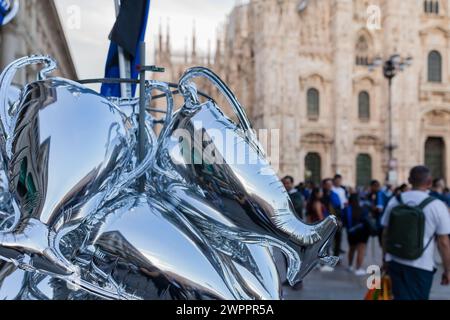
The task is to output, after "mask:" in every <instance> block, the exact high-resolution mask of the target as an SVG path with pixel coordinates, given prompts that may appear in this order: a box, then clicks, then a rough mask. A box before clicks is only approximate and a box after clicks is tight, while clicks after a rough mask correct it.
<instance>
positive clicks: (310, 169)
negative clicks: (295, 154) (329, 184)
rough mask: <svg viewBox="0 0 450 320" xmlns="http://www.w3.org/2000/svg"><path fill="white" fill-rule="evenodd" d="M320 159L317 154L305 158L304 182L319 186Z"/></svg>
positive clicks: (320, 173) (309, 154)
mask: <svg viewBox="0 0 450 320" xmlns="http://www.w3.org/2000/svg"><path fill="white" fill-rule="evenodd" d="M321 168H322V159H321V158H320V155H319V154H318V153H315V152H314V153H308V154H307V155H306V157H305V181H312V182H313V183H314V184H316V185H320V181H321V180H322V169H321Z"/></svg>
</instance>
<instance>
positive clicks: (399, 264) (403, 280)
mask: <svg viewBox="0 0 450 320" xmlns="http://www.w3.org/2000/svg"><path fill="white" fill-rule="evenodd" d="M409 183H410V184H411V185H412V190H411V191H407V192H404V193H403V194H401V195H398V196H396V197H394V198H392V199H391V201H390V202H389V204H388V206H387V207H386V211H385V213H384V215H383V217H382V221H381V224H382V225H383V226H384V230H383V256H384V257H385V259H384V260H385V261H386V262H387V268H388V273H389V275H390V277H391V279H392V292H393V295H394V299H396V300H428V299H429V295H430V291H431V286H432V283H433V275H434V273H435V272H436V268H435V264H434V257H433V255H434V246H435V242H437V243H438V248H439V251H440V254H441V256H442V262H443V266H444V273H443V275H442V282H441V284H442V285H448V284H449V281H450V240H449V237H448V235H449V234H450V214H449V212H448V210H447V207H446V206H445V204H444V203H443V202H442V201H440V200H438V199H436V198H433V197H430V196H429V194H428V190H429V188H430V187H431V184H432V178H431V172H430V170H429V169H428V168H427V167H424V166H417V167H414V168H413V169H412V170H411V172H410V176H409ZM435 239H437V241H435Z"/></svg>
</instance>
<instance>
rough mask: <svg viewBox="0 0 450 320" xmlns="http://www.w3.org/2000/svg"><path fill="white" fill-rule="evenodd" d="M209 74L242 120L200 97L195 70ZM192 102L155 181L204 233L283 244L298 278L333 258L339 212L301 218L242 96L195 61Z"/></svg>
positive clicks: (161, 156)
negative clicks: (329, 249)
mask: <svg viewBox="0 0 450 320" xmlns="http://www.w3.org/2000/svg"><path fill="white" fill-rule="evenodd" d="M199 76H201V77H204V78H206V79H208V80H210V81H211V82H212V83H213V84H214V85H216V86H217V88H218V89H219V90H220V91H221V92H222V93H223V94H224V95H225V97H226V98H227V100H228V101H229V102H230V104H231V105H232V107H233V110H234V111H235V113H236V114H237V117H238V119H239V121H240V125H238V124H235V123H233V122H232V121H231V120H230V119H229V118H227V117H226V116H225V115H224V114H223V113H222V111H221V109H220V108H219V107H218V106H217V105H216V104H215V103H214V102H212V101H207V102H205V103H203V104H200V103H199V102H198V100H194V99H192V98H191V97H192V96H194V97H195V87H194V86H193V85H192V84H190V83H189V80H191V79H193V78H195V77H199ZM180 91H181V92H182V93H183V94H184V96H185V98H186V104H185V105H184V106H183V108H182V109H181V110H180V111H179V112H177V114H176V115H175V117H174V120H173V121H172V125H171V127H170V129H169V131H168V133H167V137H164V140H163V143H162V144H161V145H160V146H159V149H158V152H157V161H156V166H155V167H154V172H155V174H154V176H155V178H154V184H155V185H157V186H158V187H159V190H160V192H161V195H162V196H166V199H167V201H170V202H171V203H172V204H174V205H175V206H177V207H178V208H180V210H182V211H183V212H184V213H185V214H186V215H187V216H189V219H191V220H192V221H193V223H194V224H196V225H198V227H199V228H201V229H202V230H203V231H204V233H205V235H207V236H208V235H209V236H211V237H214V236H215V235H218V234H219V235H221V236H223V237H226V238H230V239H233V238H238V239H240V241H244V242H246V243H254V242H259V243H260V244H261V245H266V246H276V247H279V248H280V249H281V250H282V251H283V252H284V253H285V254H286V256H287V257H288V259H289V264H290V268H289V270H288V279H289V281H290V282H291V284H294V283H296V282H298V281H300V280H301V279H302V278H303V277H304V276H305V275H306V274H307V273H308V272H309V271H310V270H311V269H312V268H313V267H314V266H315V265H316V264H317V263H318V262H319V260H321V261H322V262H325V263H329V264H334V263H335V262H336V259H335V258H333V257H327V256H326V253H325V252H326V250H325V249H326V248H325V247H326V245H328V242H329V240H330V238H331V237H332V235H333V234H334V232H335V230H336V228H337V222H336V220H335V218H334V217H329V218H327V219H326V220H324V221H323V222H321V223H319V224H317V225H308V224H305V223H304V222H303V221H301V220H300V219H298V218H297V216H296V215H295V213H294V209H293V206H292V203H291V201H290V198H289V196H288V194H287V192H286V190H285V189H284V187H283V185H282V184H281V182H280V180H279V179H278V177H277V176H276V174H275V172H274V171H273V169H272V168H271V167H270V165H269V163H268V162H267V160H266V158H265V155H264V152H263V150H262V148H261V146H260V145H259V143H258V141H257V140H256V138H255V135H254V134H253V132H252V131H251V127H250V125H249V121H248V119H247V117H246V115H245V112H244V111H243V108H242V107H241V106H240V104H239V102H238V101H237V99H236V98H235V97H234V95H233V94H232V93H231V91H230V90H229V89H228V88H227V87H226V85H225V84H224V83H223V82H222V81H221V80H220V79H219V78H218V77H217V76H216V75H215V74H214V73H213V72H211V71H210V70H207V69H204V68H193V69H190V70H188V71H187V72H186V74H185V75H184V76H183V77H182V79H181V81H180Z"/></svg>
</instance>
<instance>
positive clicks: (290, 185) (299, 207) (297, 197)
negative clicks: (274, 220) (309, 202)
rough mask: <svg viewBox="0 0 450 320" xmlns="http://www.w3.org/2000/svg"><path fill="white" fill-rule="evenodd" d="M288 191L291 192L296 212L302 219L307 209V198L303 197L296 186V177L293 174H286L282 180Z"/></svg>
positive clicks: (290, 195)
mask: <svg viewBox="0 0 450 320" xmlns="http://www.w3.org/2000/svg"><path fill="white" fill-rule="evenodd" d="M281 181H282V182H283V185H284V187H285V188H286V191H287V192H288V193H289V197H290V198H291V201H292V204H293V205H294V209H295V213H297V216H298V217H299V218H300V219H303V211H304V209H305V200H304V199H303V195H302V194H301V193H300V191H298V190H297V189H296V188H294V178H292V177H291V176H286V177H284V178H283V179H282V180H281Z"/></svg>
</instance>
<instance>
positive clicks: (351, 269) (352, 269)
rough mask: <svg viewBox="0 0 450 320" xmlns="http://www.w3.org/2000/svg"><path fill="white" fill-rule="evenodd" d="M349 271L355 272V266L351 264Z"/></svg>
mask: <svg viewBox="0 0 450 320" xmlns="http://www.w3.org/2000/svg"><path fill="white" fill-rule="evenodd" d="M347 271H348V272H351V273H353V272H355V268H353V267H352V266H350V267H348V268H347Z"/></svg>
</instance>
